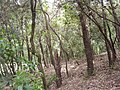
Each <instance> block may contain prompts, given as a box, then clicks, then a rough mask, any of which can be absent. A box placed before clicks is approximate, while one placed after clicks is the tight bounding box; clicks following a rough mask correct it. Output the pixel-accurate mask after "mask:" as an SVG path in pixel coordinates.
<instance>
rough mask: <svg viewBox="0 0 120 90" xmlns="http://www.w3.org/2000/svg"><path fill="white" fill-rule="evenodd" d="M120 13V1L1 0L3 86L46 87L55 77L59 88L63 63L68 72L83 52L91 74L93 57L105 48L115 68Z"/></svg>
mask: <svg viewBox="0 0 120 90" xmlns="http://www.w3.org/2000/svg"><path fill="white" fill-rule="evenodd" d="M119 12H120V2H119V0H0V89H1V90H7V89H3V88H8V89H10V90H43V89H44V90H47V89H48V88H49V85H50V84H51V82H52V81H56V85H57V88H59V87H61V85H62V76H61V75H62V74H61V62H65V65H66V67H65V70H66V75H67V76H68V77H69V71H68V66H67V65H68V64H67V63H68V62H69V60H74V59H80V58H83V57H86V63H87V68H86V71H87V75H88V76H92V75H95V72H94V71H95V68H94V63H93V61H94V56H95V55H99V54H100V53H102V52H106V53H107V56H108V62H109V63H108V64H109V65H108V66H109V67H110V69H113V68H114V67H115V62H116V61H117V53H116V50H117V51H119V48H120V21H119V19H120V16H119ZM76 62H77V61H76ZM51 66H53V67H54V70H55V75H51V76H50V77H49V78H48V77H47V75H46V74H45V69H47V68H49V67H51Z"/></svg>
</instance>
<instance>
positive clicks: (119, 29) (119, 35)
mask: <svg viewBox="0 0 120 90" xmlns="http://www.w3.org/2000/svg"><path fill="white" fill-rule="evenodd" d="M109 2H110V5H111V10H112V16H113V18H114V22H115V23H118V24H120V22H119V19H118V17H117V14H116V12H115V7H114V6H113V2H112V0H109ZM114 28H115V32H116V37H117V40H118V47H119V48H120V27H119V26H118V25H115V24H114Z"/></svg>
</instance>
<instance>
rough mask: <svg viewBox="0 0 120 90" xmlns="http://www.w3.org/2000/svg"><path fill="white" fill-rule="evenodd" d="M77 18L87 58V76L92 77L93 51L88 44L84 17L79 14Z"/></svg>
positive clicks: (87, 32)
mask: <svg viewBox="0 0 120 90" xmlns="http://www.w3.org/2000/svg"><path fill="white" fill-rule="evenodd" d="M79 17H80V22H81V27H82V33H83V42H84V47H85V54H86V58H87V72H88V75H93V74H94V65H93V59H94V55H93V50H92V46H91V42H90V37H89V31H88V28H87V26H86V17H85V15H83V14H80V16H79Z"/></svg>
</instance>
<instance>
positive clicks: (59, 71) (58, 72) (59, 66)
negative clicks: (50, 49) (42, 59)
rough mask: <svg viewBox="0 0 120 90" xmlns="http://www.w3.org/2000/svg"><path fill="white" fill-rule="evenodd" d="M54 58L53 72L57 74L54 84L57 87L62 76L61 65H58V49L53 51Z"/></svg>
mask: <svg viewBox="0 0 120 90" xmlns="http://www.w3.org/2000/svg"><path fill="white" fill-rule="evenodd" d="M54 60H55V72H56V76H57V80H56V85H57V88H59V87H60V86H61V85H62V76H61V65H60V57H59V56H58V51H57V50H55V52H54Z"/></svg>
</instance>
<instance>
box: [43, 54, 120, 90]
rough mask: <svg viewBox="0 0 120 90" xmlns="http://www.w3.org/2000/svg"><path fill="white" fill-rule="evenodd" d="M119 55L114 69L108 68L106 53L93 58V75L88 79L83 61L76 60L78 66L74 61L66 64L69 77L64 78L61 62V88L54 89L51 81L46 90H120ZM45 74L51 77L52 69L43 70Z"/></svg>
mask: <svg viewBox="0 0 120 90" xmlns="http://www.w3.org/2000/svg"><path fill="white" fill-rule="evenodd" d="M119 55H120V54H119ZM119 55H118V60H117V61H116V64H115V66H114V69H110V68H109V67H108V59H107V55H106V53H103V54H100V55H97V56H95V59H94V67H95V75H94V76H90V77H88V75H87V72H86V60H85V59H80V60H77V61H78V63H79V65H78V64H77V63H76V60H70V61H69V62H68V69H69V77H67V76H66V73H65V63H63V62H62V63H61V67H62V69H61V71H62V79H63V81H62V86H61V87H60V88H56V84H55V81H53V82H52V84H51V85H50V86H49V89H48V90H120V58H119ZM45 73H46V75H47V76H49V77H50V76H51V75H53V74H54V69H53V67H50V68H47V69H45ZM47 80H48V79H47Z"/></svg>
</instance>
